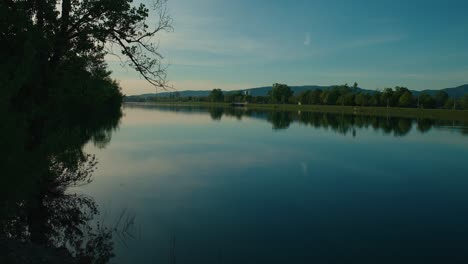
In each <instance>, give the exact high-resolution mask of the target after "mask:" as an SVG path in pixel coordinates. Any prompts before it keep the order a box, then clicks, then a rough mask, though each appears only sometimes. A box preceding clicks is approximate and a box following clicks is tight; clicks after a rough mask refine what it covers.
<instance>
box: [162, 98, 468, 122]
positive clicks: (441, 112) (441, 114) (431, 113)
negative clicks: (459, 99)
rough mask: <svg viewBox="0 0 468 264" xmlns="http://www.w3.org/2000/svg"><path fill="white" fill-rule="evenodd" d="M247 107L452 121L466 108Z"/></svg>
mask: <svg viewBox="0 0 468 264" xmlns="http://www.w3.org/2000/svg"><path fill="white" fill-rule="evenodd" d="M154 104H156V105H171V106H206V107H231V105H230V104H229V103H210V102H164V103H163V102H156V103H154ZM247 108H249V109H257V110H278V111H304V112H322V113H340V114H355V115H367V116H394V117H407V118H428V119H440V120H451V121H452V120H453V121H467V122H468V110H448V109H418V108H397V107H390V108H386V107H359V106H336V105H293V104H248V105H247Z"/></svg>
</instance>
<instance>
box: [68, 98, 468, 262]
mask: <svg viewBox="0 0 468 264" xmlns="http://www.w3.org/2000/svg"><path fill="white" fill-rule="evenodd" d="M467 131H468V126H466V125H464V124H460V123H457V122H443V121H434V120H413V119H402V118H392V117H379V118H376V117H362V116H352V115H351V116H349V115H339V114H338V115H336V114H323V113H301V112H261V111H250V110H246V109H237V110H236V109H217V108H212V109H205V108H198V107H182V108H178V107H162V106H159V107H158V106H150V105H146V106H145V105H140V106H139V105H127V106H126V107H125V108H124V116H123V118H122V120H121V124H120V127H119V129H118V131H116V132H114V134H113V137H112V140H111V141H110V143H109V144H108V145H107V147H105V148H99V146H96V144H92V143H89V144H88V145H87V146H86V147H85V151H86V152H88V153H91V154H96V156H97V159H98V161H99V164H98V168H97V170H96V171H95V173H94V181H93V182H92V183H91V184H88V185H86V186H84V187H80V188H78V189H73V190H72V191H78V192H79V193H83V194H85V195H89V196H90V197H93V198H94V199H95V201H96V203H97V204H98V205H99V208H100V210H101V217H102V219H103V221H104V222H106V221H107V222H109V221H115V219H118V218H119V215H120V214H122V212H124V213H123V214H124V215H127V216H128V215H130V216H131V218H132V219H133V217H134V222H133V225H132V227H131V228H129V230H128V235H122V236H114V242H115V248H114V253H115V254H116V257H115V258H114V259H113V260H112V262H113V263H417V262H421V263H428V262H434V261H436V262H439V263H448V262H447V261H448V260H450V261H449V262H451V263H455V262H456V261H460V262H463V261H464V260H468V258H467V257H468V163H467V158H468V137H466V134H467ZM106 219H107V220H106Z"/></svg>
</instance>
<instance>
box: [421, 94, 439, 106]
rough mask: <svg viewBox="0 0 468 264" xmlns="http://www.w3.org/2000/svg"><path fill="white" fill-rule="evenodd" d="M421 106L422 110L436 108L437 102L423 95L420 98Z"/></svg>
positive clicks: (427, 95)
mask: <svg viewBox="0 0 468 264" xmlns="http://www.w3.org/2000/svg"><path fill="white" fill-rule="evenodd" d="M419 104H420V106H421V107H422V108H434V107H435V106H436V101H435V100H434V98H433V97H432V96H430V95H429V94H426V93H423V94H421V95H420V96H419Z"/></svg>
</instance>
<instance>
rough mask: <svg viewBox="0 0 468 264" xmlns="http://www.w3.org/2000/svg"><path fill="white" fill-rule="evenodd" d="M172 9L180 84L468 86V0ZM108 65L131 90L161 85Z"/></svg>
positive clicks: (327, 0) (175, 75)
mask: <svg viewBox="0 0 468 264" xmlns="http://www.w3.org/2000/svg"><path fill="white" fill-rule="evenodd" d="M168 7H169V11H170V13H171V15H172V17H173V19H174V23H173V26H174V32H171V33H167V34H163V35H160V36H159V38H158V39H159V41H160V50H161V52H162V54H163V55H164V56H165V60H166V62H167V63H168V64H170V67H169V69H168V79H169V81H170V82H171V83H172V84H173V85H174V87H175V88H176V89H177V90H197V89H204V90H205V89H213V88H221V89H223V90H233V89H243V88H250V87H257V86H266V85H271V84H272V83H275V82H281V83H287V84H289V85H306V84H315V85H332V84H343V83H346V82H347V83H353V82H354V81H356V82H358V83H359V85H360V86H361V87H363V88H367V89H377V88H380V89H382V88H384V87H394V86H397V85H401V86H406V87H409V88H411V89H415V90H422V89H438V88H446V87H453V86H458V85H461V84H465V83H468V14H467V11H468V1H466V0H464V1H463V0H459V1H456V0H452V1H450V0H446V1H432V0H425V1H422V0H411V1H409V0H406V1H403V0H392V1H387V0H375V1H364V0H353V1H349V0H314V1H312V0H294V1H291V0H289V1H287V0H281V1H280V0H278V1H273V0H255V1H252V0H250V1H248V0H236V1H227V0H169V1H168ZM109 64H110V66H111V69H112V70H113V71H114V74H113V77H114V78H116V79H118V80H119V81H120V83H121V85H122V86H123V90H124V93H125V94H128V95H130V94H140V93H145V92H154V91H155V88H153V87H151V86H150V85H149V84H147V83H145V81H144V80H142V79H141V78H139V77H138V75H137V74H135V73H134V72H133V71H132V70H131V69H124V68H121V67H120V66H119V63H117V62H116V61H114V60H112V59H109Z"/></svg>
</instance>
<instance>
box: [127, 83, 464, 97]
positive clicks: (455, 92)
mask: <svg viewBox="0 0 468 264" xmlns="http://www.w3.org/2000/svg"><path fill="white" fill-rule="evenodd" d="M333 87H334V86H318V85H304V86H291V89H292V90H293V91H294V93H295V94H298V93H300V92H302V91H307V90H318V89H320V90H329V89H331V88H333ZM271 89H272V87H271V86H264V87H257V88H247V89H244V90H237V91H225V93H226V94H229V93H237V92H239V91H249V92H250V95H252V96H266V95H268V92H269V91H270V90H271ZM441 90H442V91H445V92H447V94H448V95H449V97H454V98H460V97H462V96H463V95H465V94H468V84H465V85H461V86H458V87H454V88H444V89H439V90H423V91H414V90H411V92H412V93H413V95H419V94H421V93H426V94H429V95H431V96H434V95H435V94H436V93H437V92H438V91H441ZM210 92H211V90H201V91H188V90H187V91H169V92H161V93H157V94H156V93H149V94H141V95H132V96H127V98H126V99H127V101H132V99H148V98H154V97H169V96H171V95H174V94H175V93H178V95H179V96H180V97H189V96H191V97H206V96H208V95H209V94H210ZM356 92H367V93H370V94H373V93H374V92H375V90H367V89H363V88H357V91H356Z"/></svg>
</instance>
